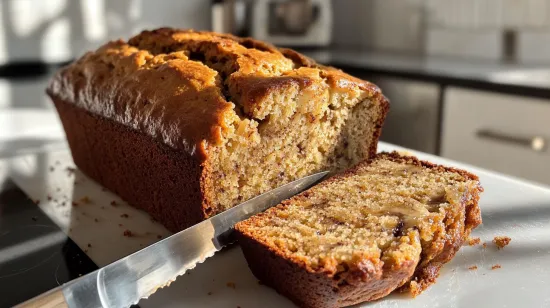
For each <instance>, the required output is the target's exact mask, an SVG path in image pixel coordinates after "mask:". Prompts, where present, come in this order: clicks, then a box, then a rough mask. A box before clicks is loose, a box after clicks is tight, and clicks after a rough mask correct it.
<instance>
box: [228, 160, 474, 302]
mask: <svg viewBox="0 0 550 308" xmlns="http://www.w3.org/2000/svg"><path fill="white" fill-rule="evenodd" d="M481 191H482V188H481V186H480V183H479V181H478V178H477V177H476V176H475V175H472V174H470V173H468V172H466V171H462V170H457V169H453V168H446V167H442V166H438V165H433V164H430V163H428V162H423V161H419V160H418V159H416V158H414V157H408V156H400V155H399V154H397V153H391V154H388V153H383V154H379V155H378V156H377V157H376V158H374V159H373V160H370V161H367V162H364V163H361V164H359V165H358V166H356V167H355V168H353V169H351V170H349V171H346V172H345V173H343V174H341V175H337V176H335V177H333V178H330V179H328V180H326V181H324V182H322V183H320V184H318V185H317V186H314V187H313V188H311V189H309V190H307V191H305V192H303V193H301V194H299V195H297V196H295V197H293V198H291V199H289V200H286V201H284V202H282V203H281V204H280V205H278V206H276V207H273V208H271V209H269V210H267V211H266V212H264V213H261V214H258V215H256V216H253V217H251V218H250V219H248V220H245V221H243V222H240V223H238V224H237V225H236V230H237V234H238V237H239V243H240V245H241V247H242V249H243V252H244V255H245V257H246V259H247V262H248V263H249V266H250V268H251V270H252V272H253V273H254V274H255V276H256V277H257V278H258V279H260V280H261V281H262V282H263V283H265V284H267V285H269V286H272V287H273V288H275V289H276V290H277V291H278V292H280V293H282V294H283V295H286V296H287V297H289V298H290V299H292V300H293V301H294V302H295V303H297V304H298V305H300V306H302V307H341V306H347V305H352V304H356V303H359V302H364V301H371V300H375V299H379V298H381V297H383V296H386V295H387V294H389V293H390V292H392V291H394V290H395V289H397V288H400V287H403V288H406V289H408V290H410V291H411V292H412V294H413V295H416V294H419V293H420V292H421V291H422V290H424V289H425V288H426V287H427V286H429V285H430V284H431V283H433V282H434V281H435V278H436V277H437V275H438V271H439V268H440V267H441V266H442V265H443V264H444V263H446V262H448V261H449V260H450V259H451V258H452V257H453V256H454V255H455V253H456V252H457V251H458V249H459V248H460V246H461V245H462V243H463V242H464V240H465V239H467V238H468V236H469V234H470V231H471V230H472V229H473V228H475V227H476V226H477V225H479V224H480V223H481V216H480V211H479V208H478V206H477V201H478V198H479V193H480V192H481Z"/></svg>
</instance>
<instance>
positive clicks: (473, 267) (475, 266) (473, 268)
mask: <svg viewBox="0 0 550 308" xmlns="http://www.w3.org/2000/svg"><path fill="white" fill-rule="evenodd" d="M468 269H469V270H471V271H475V270H477V265H472V266H470V267H468Z"/></svg>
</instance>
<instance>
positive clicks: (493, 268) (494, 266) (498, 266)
mask: <svg viewBox="0 0 550 308" xmlns="http://www.w3.org/2000/svg"><path fill="white" fill-rule="evenodd" d="M501 267H502V266H500V264H495V265H493V266H491V269H492V270H496V269H499V268H501Z"/></svg>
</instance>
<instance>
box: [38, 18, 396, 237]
mask: <svg viewBox="0 0 550 308" xmlns="http://www.w3.org/2000/svg"><path fill="white" fill-rule="evenodd" d="M47 93H48V94H49V95H50V97H51V98H52V100H53V102H54V104H55V106H56V108H57V110H58V113H59V116H60V118H61V121H62V123H63V126H64V128H65V132H66V135H67V139H68V142H69V145H70V148H71V151H72V155H73V159H74V161H75V163H76V165H77V166H78V167H79V168H80V169H81V170H82V171H83V172H84V173H85V174H87V175H88V176H90V177H91V178H93V179H95V180H96V181H97V182H99V183H101V184H102V185H104V186H105V187H107V188H109V189H110V190H112V191H114V192H115V193H117V194H118V195H120V196H121V197H122V198H123V199H125V200H126V201H127V202H128V203H130V204H131V205H133V206H135V207H138V208H141V209H144V210H145V211H147V212H148V213H150V215H152V217H153V218H155V219H157V220H158V221H160V222H161V223H163V224H164V225H165V226H166V227H167V228H168V229H170V230H172V231H178V230H181V229H184V228H185V227H188V226H190V225H192V224H195V223H197V222H199V221H201V220H203V219H205V218H207V217H209V216H211V215H214V214H216V213H219V212H221V211H224V210H225V209H228V208H230V207H232V206H234V205H236V204H238V203H240V202H242V201H245V200H247V199H249V198H251V197H253V196H255V195H258V194H260V193H262V192H265V191H267V190H269V189H272V188H275V187H277V186H280V185H282V184H285V183H287V182H290V181H292V180H294V179H297V178H300V177H303V176H306V175H308V174H311V173H315V172H317V171H321V170H327V169H328V170H333V171H338V170H342V169H345V168H347V167H348V166H350V165H353V164H355V163H357V162H359V161H361V160H363V159H366V158H368V157H370V156H373V155H374V154H375V153H376V145H377V140H378V137H379V135H380V130H381V126H382V123H383V121H384V118H385V115H386V113H387V110H388V102H387V101H386V99H385V98H384V96H383V95H382V93H381V91H380V90H379V89H378V88H377V87H376V86H375V85H373V84H371V83H369V82H366V81H362V80H359V79H356V78H354V77H351V76H349V75H346V74H344V73H343V72H341V71H339V70H337V69H334V68H330V67H325V66H321V65H319V64H316V63H315V62H314V61H312V60H311V59H309V58H306V57H304V56H302V55H301V54H299V53H297V52H295V51H292V50H288V49H277V48H275V47H273V46H272V45H269V44H266V43H263V42H260V41H256V40H253V39H249V38H238V37H234V36H231V35H224V34H216V33H211V32H198V31H192V30H175V29H168V28H163V29H158V30H154V31H145V32H142V33H141V34H139V35H137V36H135V37H133V38H131V39H130V40H129V41H128V42H124V41H114V42H110V43H107V44H106V45H104V46H102V47H101V48H99V49H98V50H97V51H95V52H90V53H87V54H85V55H84V56H83V57H82V58H80V59H79V60H77V61H76V62H74V63H72V64H71V65H69V66H67V67H65V68H63V69H62V70H61V71H60V72H58V73H57V74H56V76H55V77H54V78H53V80H52V82H51V83H50V86H49V87H48V89H47Z"/></svg>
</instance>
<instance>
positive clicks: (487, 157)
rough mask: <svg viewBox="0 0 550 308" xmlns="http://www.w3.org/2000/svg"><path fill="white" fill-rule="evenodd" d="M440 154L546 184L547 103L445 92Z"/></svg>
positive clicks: (549, 154)
mask: <svg viewBox="0 0 550 308" xmlns="http://www.w3.org/2000/svg"><path fill="white" fill-rule="evenodd" d="M443 106H444V107H443V125H442V135H441V138H442V140H441V155H442V156H444V157H448V158H451V159H455V160H459V161H463V162H467V163H470V164H473V165H477V166H480V167H483V168H487V169H492V170H495V171H499V172H502V173H507V174H510V175H513V176H517V177H522V178H525V179H528V180H532V181H537V182H541V183H545V184H550V150H549V149H548V143H549V142H550V100H542V99H534V98H526V97H522V96H513V95H504V94H499V93H493V92H483V91H474V90H467V89H461V88H452V87H450V88H447V90H446V91H445V93H444V105H443Z"/></svg>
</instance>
